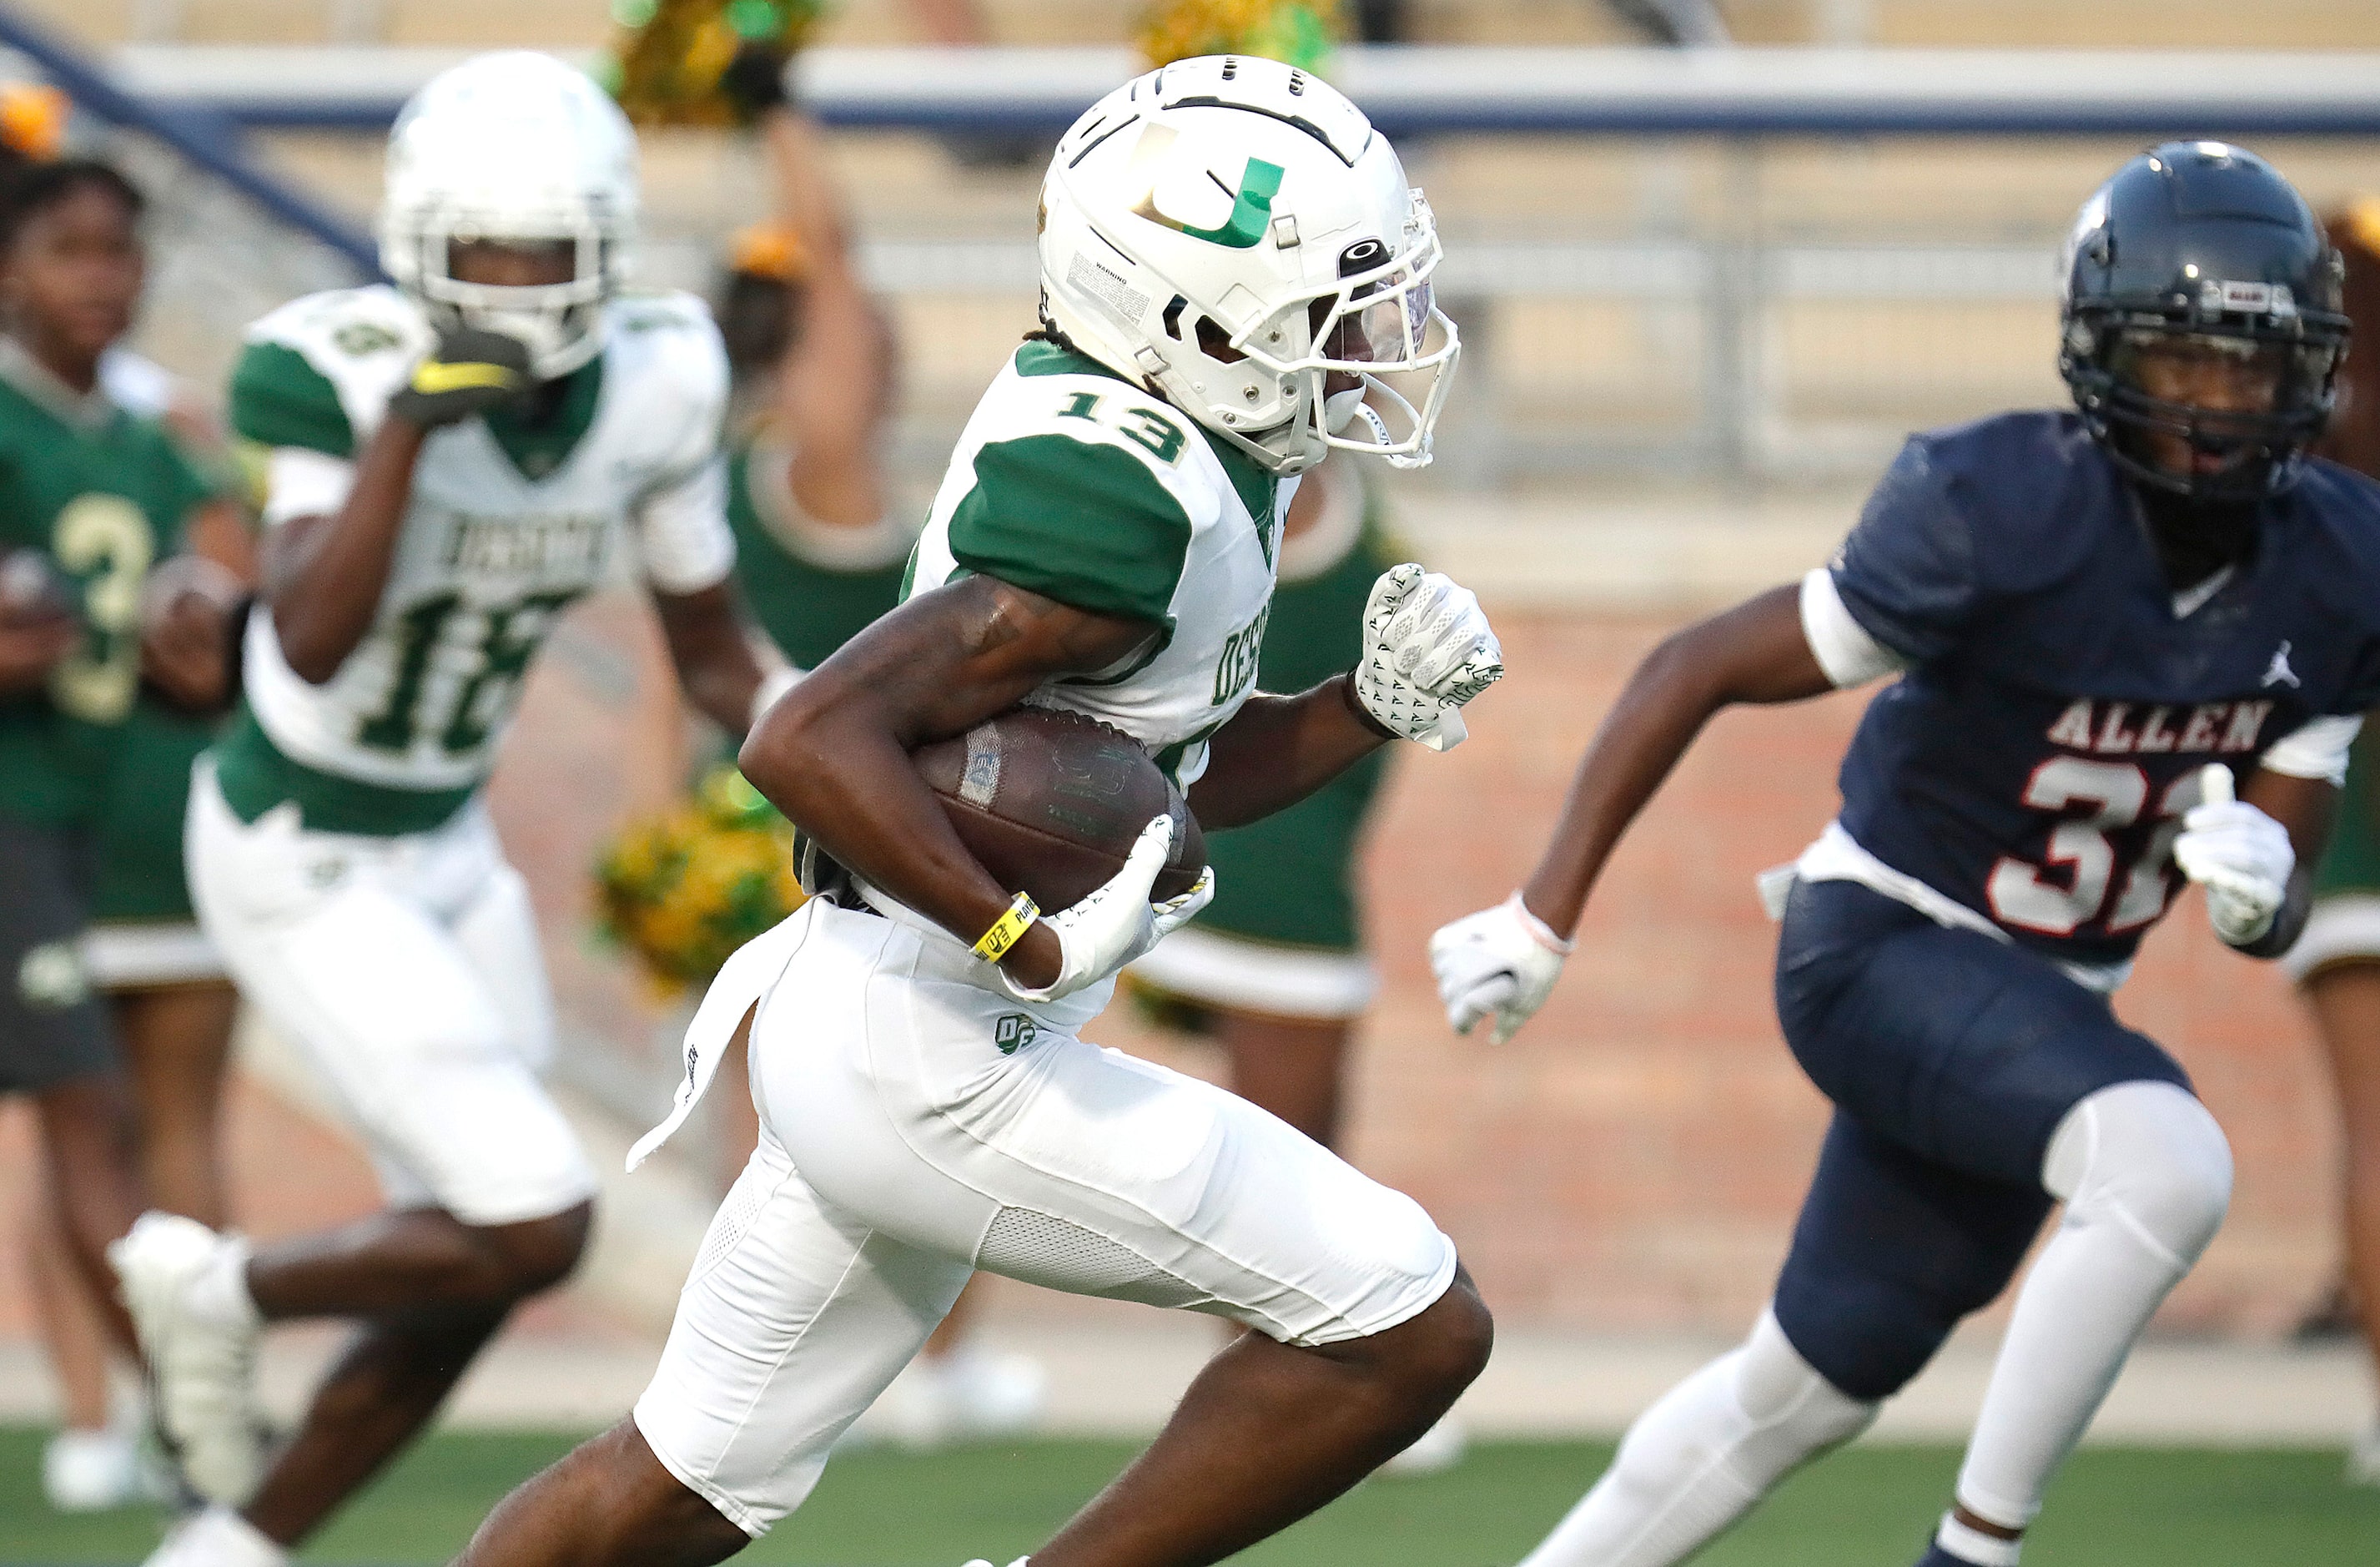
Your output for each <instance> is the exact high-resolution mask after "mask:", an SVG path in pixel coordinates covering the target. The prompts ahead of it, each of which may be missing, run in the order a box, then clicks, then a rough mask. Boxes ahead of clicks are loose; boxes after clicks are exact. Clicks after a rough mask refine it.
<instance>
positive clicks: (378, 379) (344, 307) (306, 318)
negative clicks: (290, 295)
mask: <svg viewBox="0 0 2380 1567" xmlns="http://www.w3.org/2000/svg"><path fill="white" fill-rule="evenodd" d="M247 336H248V340H249V342H250V343H273V344H278V345H279V346H282V347H285V348H289V349H293V350H295V351H296V352H297V354H298V355H300V356H301V357H302V358H304V359H305V360H306V362H307V363H308V364H309V365H310V366H311V367H313V369H314V370H316V371H317V372H319V373H320V374H321V375H322V378H323V379H324V380H325V381H328V382H329V383H331V384H332V386H333V387H334V388H335V389H336V390H337V392H338V395H339V401H340V403H341V405H342V406H344V407H346V413H347V417H348V419H349V420H350V421H351V422H352V423H353V424H354V426H355V428H356V433H357V436H358V439H360V438H361V437H362V436H363V435H364V433H365V432H366V431H369V430H370V428H371V427H372V426H373V425H375V424H377V423H378V422H379V419H380V411H381V409H382V407H384V406H385V405H386V403H387V401H388V399H389V397H390V396H391V395H394V394H395V391H396V389H397V388H398V387H399V386H401V385H403V384H404V383H405V378H406V377H407V375H408V374H410V373H411V372H412V370H413V367H414V365H415V363H416V362H418V361H419V359H420V358H421V356H422V355H424V354H426V353H428V352H429V351H430V350H431V348H432V347H434V346H436V344H437V336H438V334H437V333H436V332H435V331H433V330H432V329H431V325H430V322H429V321H428V320H427V319H426V318H425V317H424V316H423V315H422V313H421V308H420V307H419V305H417V304H415V303H414V302H413V301H412V300H411V299H408V298H406V297H405V296H404V295H403V294H401V293H399V292H398V291H397V290H396V289H395V288H392V287H390V286H389V285H386V284H384V283H383V284H373V285H370V286H368V287H363V288H334V289H329V290H326V291H324V292H322V293H320V294H308V295H305V296H303V297H302V298H297V299H292V300H291V301H290V302H289V303H287V304H285V305H284V306H282V307H281V308H280V309H278V310H273V311H272V312H271V313H269V314H267V315H265V316H263V317H262V318H261V319H260V320H258V321H257V322H254V323H253V324H251V325H250V326H249V329H248V333H247Z"/></svg>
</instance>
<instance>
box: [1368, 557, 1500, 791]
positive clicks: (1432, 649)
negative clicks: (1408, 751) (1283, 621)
mask: <svg viewBox="0 0 2380 1567" xmlns="http://www.w3.org/2000/svg"><path fill="white" fill-rule="evenodd" d="M1503 678H1504V650H1503V649H1502V648H1501V647H1500V646H1499V645H1498V643H1497V641H1496V633H1495V632H1494V631H1492V630H1490V629H1489V628H1488V616H1487V614H1486V613H1485V612H1483V611H1482V610H1481V609H1480V608H1479V600H1478V599H1477V597H1476V596H1475V595H1474V594H1473V593H1472V591H1471V589H1468V588H1464V587H1461V586H1459V585H1458V584H1456V583H1455V582H1453V581H1452V580H1451V579H1449V578H1447V577H1442V576H1440V575H1439V573H1437V572H1434V571H1424V570H1422V568H1421V567H1419V566H1417V565H1414V564H1413V563H1412V562H1410V561H1408V562H1406V563H1405V564H1404V565H1400V566H1392V567H1390V569H1389V570H1388V571H1386V572H1384V573H1382V574H1381V576H1380V579H1379V580H1378V582H1375V583H1373V584H1372V597H1371V599H1370V601H1368V602H1367V603H1366V604H1365V606H1364V657H1363V660H1362V662H1359V663H1357V664H1356V666H1355V673H1354V686H1355V699H1356V700H1357V701H1359V702H1361V703H1363V704H1364V711H1366V712H1368V713H1370V714H1371V715H1372V716H1373V717H1374V718H1375V719H1378V721H1379V723H1380V724H1381V726H1382V727H1383V728H1386V729H1388V730H1390V731H1391V732H1393V733H1395V734H1397V735H1403V737H1404V738H1405V739H1408V740H1414V741H1417V742H1419V743H1420V744H1422V745H1425V746H1427V747H1429V748H1430V749H1431V750H1433V751H1451V750H1452V749H1453V748H1454V747H1457V746H1459V745H1461V744H1462V743H1463V736H1464V735H1467V734H1469V733H1470V731H1469V730H1467V729H1466V728H1465V727H1464V726H1463V712H1462V708H1463V703H1465V702H1467V701H1469V700H1470V699H1471V698H1474V697H1475V696H1477V695H1478V694H1479V693H1480V692H1482V691H1485V690H1486V689H1488V686H1493V685H1494V684H1496V682H1497V681H1499V680H1501V679H1503Z"/></svg>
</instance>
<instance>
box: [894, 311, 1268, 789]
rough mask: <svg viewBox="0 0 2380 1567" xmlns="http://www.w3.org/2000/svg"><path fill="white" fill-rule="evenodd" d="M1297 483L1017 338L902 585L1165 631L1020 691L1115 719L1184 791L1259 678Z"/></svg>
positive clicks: (1097, 371)
mask: <svg viewBox="0 0 2380 1567" xmlns="http://www.w3.org/2000/svg"><path fill="white" fill-rule="evenodd" d="M1295 489H1296V480H1293V479H1292V480H1281V479H1277V478H1275V477H1274V476H1273V475H1271V474H1269V473H1267V472H1265V471H1264V470H1263V469H1262V468H1258V467H1257V465H1256V464H1255V463H1253V462H1251V461H1249V460H1248V459H1247V458H1246V457H1245V456H1241V455H1240V454H1239V453H1237V452H1236V451H1233V450H1229V449H1227V448H1225V447H1223V446H1222V445H1220V443H1213V442H1209V441H1208V439H1207V435H1206V432H1205V431H1202V430H1200V429H1199V427H1198V426H1197V425H1196V423H1195V422H1193V421H1192V420H1191V419H1189V418H1188V417H1187V416H1186V415H1184V414H1183V413H1182V412H1181V411H1180V410H1179V409H1177V408H1175V407H1172V405H1171V404H1169V403H1167V402H1166V401H1165V400H1164V399H1162V398H1160V397H1158V396H1156V395H1153V394H1151V393H1149V392H1147V391H1146V390H1144V389H1143V388H1141V387H1139V386H1136V385H1135V384H1134V383H1131V382H1128V381H1125V380H1123V378H1122V377H1120V376H1117V375H1115V374H1113V373H1111V372H1110V371H1109V370H1106V369H1105V368H1104V367H1102V366H1100V365H1099V364H1098V363H1096V362H1095V361H1093V360H1091V359H1088V358H1084V357H1083V356H1081V355H1079V354H1076V353H1075V352H1073V351H1072V350H1071V349H1067V348H1062V347H1060V346H1057V345H1055V344H1051V343H1046V342H1039V341H1035V342H1028V343H1026V345H1025V346H1023V347H1021V348H1019V349H1018V350H1017V351H1016V355H1015V357H1014V358H1012V359H1011V360H1010V361H1009V363H1008V365H1007V367H1006V368H1004V369H1003V370H1002V371H1001V372H1000V374H999V376H998V377H997V378H995V379H994V380H993V382H992V383H991V387H990V390H989V391H987V392H985V393H984V395H983V401H981V402H980V403H978V404H977V405H976V410H975V415H974V417H973V418H972V419H969V420H968V421H967V426H966V429H965V431H964V432H963V433H962V434H961V435H960V436H959V443H958V449H957V450H956V451H954V452H953V454H952V455H951V466H950V469H949V471H948V472H947V473H946V474H945V475H944V476H943V479H942V487H941V492H940V493H938V494H937V495H936V496H935V497H934V506H933V511H932V513H931V514H930V516H929V517H928V519H927V522H926V528H925V531H924V532H923V533H922V534H920V535H919V536H918V540H917V554H916V556H915V558H914V563H913V565H912V569H911V574H910V583H909V591H910V592H912V593H916V592H921V591H923V590H925V589H929V588H938V587H940V586H941V585H942V584H943V583H946V582H950V581H953V580H955V579H957V578H958V577H965V576H967V575H969V574H981V575H984V576H989V577H999V578H1000V579H1001V580H1002V581H1003V582H1010V583H1014V585H1015V586H1017V587H1019V588H1024V589H1029V590H1030V591H1032V592H1036V593H1040V594H1044V595H1046V596H1047V597H1049V598H1051V599H1055V600H1057V601H1059V602H1061V603H1063V604H1071V605H1073V606H1074V607H1075V608H1076V609H1084V610H1090V611H1094V612H1096V613H1101V614H1112V615H1123V616H1129V617H1131V618H1133V619H1135V620H1146V621H1149V622H1151V623H1153V624H1155V625H1157V626H1160V627H1161V628H1162V630H1161V632H1160V636H1159V638H1157V640H1156V642H1155V643H1154V644H1153V645H1152V646H1151V647H1149V648H1147V649H1145V650H1142V651H1140V652H1138V653H1136V654H1135V655H1134V656H1133V657H1132V658H1131V659H1130V660H1128V661H1126V662H1124V663H1123V665H1121V666H1119V667H1117V668H1115V669H1111V670H1106V671H1102V672H1101V673H1099V674H1092V675H1078V676H1074V677H1071V678H1068V679H1064V680H1059V681H1053V682H1051V683H1050V684H1049V685H1047V686H1043V687H1042V688H1041V689H1040V690H1039V691H1038V692H1036V693H1035V694H1034V695H1033V697H1032V698H1031V699H1032V700H1033V701H1034V702H1036V703H1038V704H1041V705H1045V706H1049V707H1056V708H1070V709H1073V710H1074V711H1078V712H1084V713H1088V714H1089V715H1090V716H1092V717H1093V718H1097V719H1099V720H1101V721H1102V722H1105V723H1111V724H1113V725H1115V726H1116V727H1117V728H1118V729H1121V730H1123V732H1124V733H1125V734H1127V735H1132V736H1133V737H1134V738H1135V739H1136V740H1138V741H1139V742H1140V743H1141V744H1142V745H1144V746H1147V747H1148V748H1149V750H1150V751H1152V752H1153V753H1155V754H1156V756H1157V759H1158V762H1159V765H1160V766H1162V767H1165V768H1167V769H1168V770H1170V771H1172V774H1173V776H1174V778H1175V779H1176V780H1177V781H1178V782H1179V783H1180V784H1182V785H1183V787H1184V788H1187V787H1188V786H1189V785H1190V784H1192V783H1193V782H1194V781H1196V779H1197V777H1198V775H1199V774H1200V773H1202V772H1204V771H1206V768H1207V739H1208V736H1209V735H1212V734H1214V732H1215V731H1216V730H1218V729H1220V728H1221V727H1222V726H1223V725H1224V724H1225V723H1228V722H1230V720H1231V718H1232V715H1233V714H1234V713H1236V712H1238V711H1240V706H1241V704H1242V703H1244V702H1245V701H1246V700H1247V697H1248V693H1249V692H1250V691H1251V690H1253V689H1255V687H1256V681H1257V659H1258V655H1259V653H1260V651H1261V650H1262V648H1263V646H1264V632H1265V616H1266V613H1267V611H1268V609H1269V606H1270V604H1271V602H1272V590H1273V576H1274V559H1273V557H1274V554H1275V553H1276V546H1277V544H1278V541H1279V540H1280V538H1281V516H1282V514H1283V513H1285V512H1286V511H1287V510H1288V507H1289V501H1290V496H1291V495H1292V493H1293V492H1294V491H1295Z"/></svg>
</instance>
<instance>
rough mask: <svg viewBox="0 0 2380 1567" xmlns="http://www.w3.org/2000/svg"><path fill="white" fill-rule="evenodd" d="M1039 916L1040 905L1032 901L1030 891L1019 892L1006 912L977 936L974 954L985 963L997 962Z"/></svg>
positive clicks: (1031, 926) (1020, 938)
mask: <svg viewBox="0 0 2380 1567" xmlns="http://www.w3.org/2000/svg"><path fill="white" fill-rule="evenodd" d="M1040 917H1041V905H1038V904H1037V903H1035V902H1034V901H1033V895H1032V894H1031V893H1017V894H1016V901H1015V902H1014V903H1013V904H1011V905H1008V912H1007V913H1006V914H1003V915H1002V916H1001V917H999V918H998V919H995V920H993V921H992V922H991V929H989V930H987V931H985V932H984V933H983V934H982V935H981V936H980V937H978V938H977V940H976V943H975V955H976V956H977V957H979V958H981V959H983V961H984V962H986V963H998V962H999V961H1000V960H1001V959H1002V958H1004V957H1006V956H1007V955H1008V949H1009V948H1011V947H1013V946H1014V945H1016V943H1017V942H1019V941H1023V940H1024V939H1025V932H1026V931H1027V930H1030V929H1033V922H1034V921H1035V920H1037V919H1039V918H1040Z"/></svg>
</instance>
